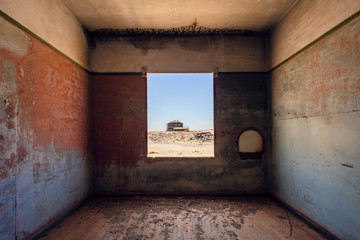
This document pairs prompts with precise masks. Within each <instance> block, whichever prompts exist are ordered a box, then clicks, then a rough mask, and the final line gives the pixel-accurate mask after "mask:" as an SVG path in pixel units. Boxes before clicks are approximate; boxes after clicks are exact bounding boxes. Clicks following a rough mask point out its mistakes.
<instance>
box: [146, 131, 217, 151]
mask: <svg viewBox="0 0 360 240" xmlns="http://www.w3.org/2000/svg"><path fill="white" fill-rule="evenodd" d="M148 156H149V157H169V156H171V157H193V156H199V157H213V156H214V130H213V129H209V130H197V131H188V132H184V131H149V132H148Z"/></svg>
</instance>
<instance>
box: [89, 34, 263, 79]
mask: <svg viewBox="0 0 360 240" xmlns="http://www.w3.org/2000/svg"><path fill="white" fill-rule="evenodd" d="M266 51H267V50H266V39H265V36H262V35H258V36H222V35H218V36H196V37H189V36H187V37H171V36H142V37H141V36H140V37H139V36H135V37H120V38H105V39H99V40H98V41H97V43H96V47H95V49H93V50H92V52H91V68H92V69H93V71H95V72H141V69H142V66H147V68H148V72H151V73H191V72H195V73H209V72H213V71H214V68H215V67H218V68H219V71H220V72H266V71H267V54H266Z"/></svg>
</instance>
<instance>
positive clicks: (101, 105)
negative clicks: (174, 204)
mask: <svg viewBox="0 0 360 240" xmlns="http://www.w3.org/2000/svg"><path fill="white" fill-rule="evenodd" d="M0 10H1V16H0V73H1V78H0V98H1V103H0V182H1V184H0V239H31V238H34V237H36V236H38V234H39V233H41V232H42V231H44V230H45V229H47V228H48V227H49V226H51V225H52V224H54V223H55V222H56V221H58V220H59V219H61V218H62V217H64V216H65V215H67V214H69V213H70V212H72V211H73V210H74V209H75V208H77V207H78V206H81V204H83V203H84V201H85V200H86V199H88V198H89V197H90V196H95V195H96V196H123V195H134V196H136V195H159V196H160V195H180V196H181V195H184V196H185V195H196V196H202V195H230V196H238V195H241V196H242V195H269V196H271V197H272V198H274V199H276V200H277V201H279V202H281V203H282V204H283V205H284V206H287V207H288V208H290V209H291V210H292V211H294V212H295V213H297V214H299V215H300V216H302V217H303V218H304V219H306V220H307V221H309V222H311V223H312V224H313V225H314V226H316V227H317V228H319V229H320V230H321V231H324V232H326V233H327V234H329V236H331V237H333V238H339V239H359V236H360V217H359V216H360V162H359V161H360V160H359V159H360V148H359V146H360V120H359V119H360V113H359V109H360V1H359V0H342V1H340V0H330V1H326V0H268V1H265V0H264V1H247V0H227V1H215V0H207V1H205V0H186V1H171V0H157V1H126V0H110V1H106V2H104V1H96V0H87V1H76V0H52V1H46V0H32V1H25V0H0ZM147 72H149V73H209V72H214V138H215V156H214V157H211V158H181V157H180V158H179V157H164V158H148V157H147V109H146V101H147V97H146V90H147V85H146V73H147ZM246 129H256V130H257V131H258V132H259V133H260V134H261V135H262V136H263V139H264V152H263V154H262V155H261V156H260V157H257V158H256V159H245V160H244V159H241V158H240V156H239V152H238V145H237V140H238V137H239V134H240V133H241V132H242V131H244V130H246Z"/></svg>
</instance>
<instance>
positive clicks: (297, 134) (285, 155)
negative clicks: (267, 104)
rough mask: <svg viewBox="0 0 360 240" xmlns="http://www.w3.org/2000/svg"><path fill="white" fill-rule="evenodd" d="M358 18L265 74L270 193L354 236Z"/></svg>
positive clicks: (358, 202) (359, 229)
mask: <svg viewBox="0 0 360 240" xmlns="http://www.w3.org/2000/svg"><path fill="white" fill-rule="evenodd" d="M359 66H360V17H357V18H356V19H354V20H352V21H351V22H349V23H347V24H346V25H345V26H343V27H342V28H340V29H338V30H337V31H335V32H333V33H332V34H331V35H329V36H327V37H326V38H324V39H322V40H321V41H319V42H317V43H316V44H315V45H313V46H311V47H310V48H308V49H307V50H305V51H304V52H302V53H301V54H299V55H298V56H296V57H295V58H294V59H292V60H290V61H289V62H287V63H285V64H283V65H282V66H280V67H279V68H277V69H275V70H274V71H273V72H272V73H271V92H272V96H271V102H272V122H273V123H272V124H273V125H272V146H273V156H274V159H273V171H272V172H273V177H272V179H273V183H274V193H275V195H276V196H278V197H279V198H280V199H282V200H283V201H285V202H286V203H287V204H289V205H291V206H292V207H294V208H295V209H297V210H298V211H300V212H302V213H304V214H305V215H306V216H308V217H310V218H311V219H313V220H314V221H316V222H317V223H319V224H320V225H322V226H323V227H324V228H326V229H329V230H331V232H332V233H334V234H335V235H337V236H338V237H340V238H341V239H357V238H358V236H360V222H359V221H358V218H359V216H360V187H359V186H360V172H359V171H360V162H359V158H360V150H359V146H360V121H359V119H360V112H359V110H360V67H359Z"/></svg>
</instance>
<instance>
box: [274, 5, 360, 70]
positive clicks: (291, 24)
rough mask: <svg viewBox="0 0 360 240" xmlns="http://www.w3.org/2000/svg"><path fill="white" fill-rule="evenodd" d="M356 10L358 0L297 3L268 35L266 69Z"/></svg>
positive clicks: (359, 8) (359, 7)
mask: <svg viewBox="0 0 360 240" xmlns="http://www.w3.org/2000/svg"><path fill="white" fill-rule="evenodd" d="M357 11H360V1H359V0H355V1H354V0H316V1H314V0H301V1H298V2H297V3H296V5H295V6H294V7H293V9H292V10H291V11H290V12H289V13H288V14H287V15H286V16H285V17H284V18H283V19H282V21H280V22H279V24H278V25H277V26H276V28H275V29H274V31H273V32H272V33H271V36H270V48H269V67H270V69H272V68H274V67H275V66H276V65H278V64H280V63H281V62H282V61H284V60H285V59H287V58H288V57H290V56H291V55H293V54H295V53H296V52H297V51H299V50H301V49H302V48H304V47H305V46H307V45H308V44H310V43H311V42H312V41H314V40H315V39H317V38H318V37H320V36H321V35H323V34H324V33H326V32H327V31H329V30H331V29H332V28H333V27H334V26H336V25H338V24H340V23H341V22H342V21H344V20H345V19H347V18H348V17H349V16H351V15H352V14H355V13H356V12H357Z"/></svg>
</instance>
